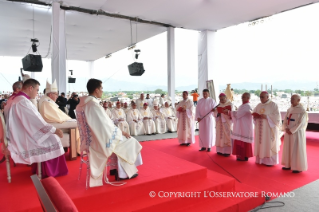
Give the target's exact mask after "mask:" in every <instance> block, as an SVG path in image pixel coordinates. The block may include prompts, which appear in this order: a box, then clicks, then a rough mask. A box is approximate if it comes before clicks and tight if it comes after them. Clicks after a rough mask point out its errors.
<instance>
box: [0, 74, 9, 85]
mask: <svg viewBox="0 0 319 212" xmlns="http://www.w3.org/2000/svg"><path fill="white" fill-rule="evenodd" d="M0 74H1V75H2V77H3V78H4V79H5V80H6V81H7V82H8V83H9V85H12V84H11V83H10V82H9V81H8V80H7V78H5V77H4V76H3V74H2V73H0Z"/></svg>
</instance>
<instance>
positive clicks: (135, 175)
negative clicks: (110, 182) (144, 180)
mask: <svg viewBox="0 0 319 212" xmlns="http://www.w3.org/2000/svg"><path fill="white" fill-rule="evenodd" d="M137 176H138V173H136V174H134V175H133V176H132V177H131V178H128V177H127V178H119V179H120V180H128V179H133V178H135V177H137Z"/></svg>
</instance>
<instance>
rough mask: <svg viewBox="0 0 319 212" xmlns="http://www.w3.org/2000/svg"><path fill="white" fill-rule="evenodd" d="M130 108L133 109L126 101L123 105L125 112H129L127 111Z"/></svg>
mask: <svg viewBox="0 0 319 212" xmlns="http://www.w3.org/2000/svg"><path fill="white" fill-rule="evenodd" d="M130 109H131V108H130V107H128V105H127V102H124V105H123V110H124V113H125V114H127V112H128V111H129V110H130Z"/></svg>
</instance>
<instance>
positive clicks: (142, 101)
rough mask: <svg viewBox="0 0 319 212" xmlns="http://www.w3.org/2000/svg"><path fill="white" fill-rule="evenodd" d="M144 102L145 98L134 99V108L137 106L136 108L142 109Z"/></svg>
mask: <svg viewBox="0 0 319 212" xmlns="http://www.w3.org/2000/svg"><path fill="white" fill-rule="evenodd" d="M144 103H146V101H145V99H143V100H141V99H138V100H136V108H137V109H138V110H141V109H143V106H144Z"/></svg>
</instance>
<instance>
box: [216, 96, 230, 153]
mask: <svg viewBox="0 0 319 212" xmlns="http://www.w3.org/2000/svg"><path fill="white" fill-rule="evenodd" d="M226 106H231V110H232V111H233V110H234V106H233V104H232V103H231V102H230V101H229V100H227V102H226V103H224V104H223V103H219V106H218V107H226ZM214 116H215V117H216V144H215V145H216V152H220V153H222V154H231V153H232V145H233V144H232V139H231V133H232V130H233V122H232V120H231V117H230V114H228V115H226V114H224V113H220V114H219V113H218V112H217V110H216V111H215V113H214Z"/></svg>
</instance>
